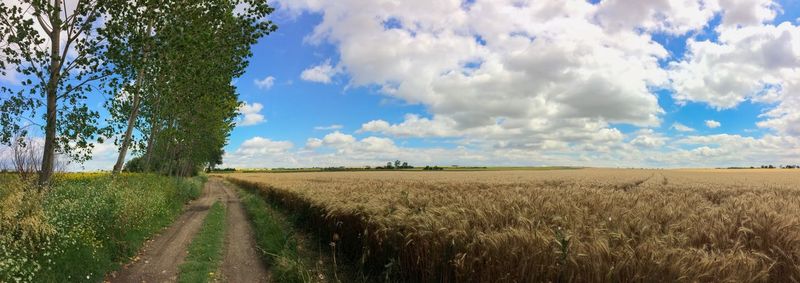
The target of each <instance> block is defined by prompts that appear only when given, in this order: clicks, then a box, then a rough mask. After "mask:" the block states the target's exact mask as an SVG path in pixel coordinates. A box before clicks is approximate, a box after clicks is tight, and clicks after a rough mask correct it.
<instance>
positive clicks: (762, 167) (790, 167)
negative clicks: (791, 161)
mask: <svg viewBox="0 0 800 283" xmlns="http://www.w3.org/2000/svg"><path fill="white" fill-rule="evenodd" d="M751 168H752V167H751ZM776 168H782V169H800V165H778V167H775V166H774V165H772V164H770V165H761V169H776Z"/></svg>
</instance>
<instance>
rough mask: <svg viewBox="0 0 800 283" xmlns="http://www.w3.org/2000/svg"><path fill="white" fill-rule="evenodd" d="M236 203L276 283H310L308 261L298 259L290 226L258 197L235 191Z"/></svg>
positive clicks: (242, 190)
mask: <svg viewBox="0 0 800 283" xmlns="http://www.w3.org/2000/svg"><path fill="white" fill-rule="evenodd" d="M238 192H239V199H240V200H241V202H242V204H243V205H244V208H245V210H246V211H247V215H248V217H249V218H250V221H251V223H252V224H253V231H254V232H255V236H256V244H257V245H258V248H259V249H260V250H261V252H262V254H263V256H264V258H265V259H266V261H267V263H268V264H269V266H270V268H271V271H272V276H273V278H274V279H275V281H276V282H311V281H312V275H311V273H310V272H309V268H308V267H307V266H308V265H309V264H308V263H307V262H308V261H309V260H307V259H304V258H302V257H301V256H299V255H298V251H297V242H296V240H295V239H294V237H293V236H292V235H293V234H294V233H292V229H291V224H290V223H289V222H288V221H286V219H284V218H283V217H282V216H281V215H279V214H278V213H277V212H275V211H274V210H273V209H272V207H270V205H269V204H267V202H266V201H265V200H264V199H263V198H261V197H260V196H259V195H257V194H254V193H253V192H250V191H248V190H245V189H241V188H238Z"/></svg>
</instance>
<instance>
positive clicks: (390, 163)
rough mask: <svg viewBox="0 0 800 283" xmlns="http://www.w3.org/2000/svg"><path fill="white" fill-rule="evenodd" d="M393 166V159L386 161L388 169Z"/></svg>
mask: <svg viewBox="0 0 800 283" xmlns="http://www.w3.org/2000/svg"><path fill="white" fill-rule="evenodd" d="M392 168H393V167H392V162H391V161H389V162H386V169H392Z"/></svg>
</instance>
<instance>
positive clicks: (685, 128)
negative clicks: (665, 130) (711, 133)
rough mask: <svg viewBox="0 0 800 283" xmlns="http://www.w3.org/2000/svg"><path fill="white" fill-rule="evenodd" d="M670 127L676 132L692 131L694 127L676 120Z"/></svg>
mask: <svg viewBox="0 0 800 283" xmlns="http://www.w3.org/2000/svg"><path fill="white" fill-rule="evenodd" d="M670 129H673V130H676V131H678V132H694V129H693V128H692V127H689V126H686V125H684V124H681V123H678V122H675V123H673V124H672V126H671V127H670Z"/></svg>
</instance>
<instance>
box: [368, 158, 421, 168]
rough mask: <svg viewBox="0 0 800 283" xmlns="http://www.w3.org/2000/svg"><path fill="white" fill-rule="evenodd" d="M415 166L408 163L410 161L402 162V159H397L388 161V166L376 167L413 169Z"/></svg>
mask: <svg viewBox="0 0 800 283" xmlns="http://www.w3.org/2000/svg"><path fill="white" fill-rule="evenodd" d="M411 168H414V166H411V165H408V162H402V161H400V160H395V161H394V162H391V161H389V162H386V166H384V167H380V166H378V167H375V169H411Z"/></svg>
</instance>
